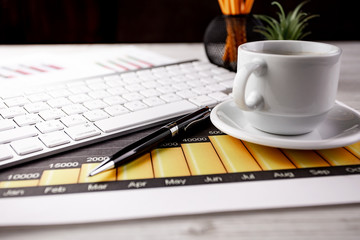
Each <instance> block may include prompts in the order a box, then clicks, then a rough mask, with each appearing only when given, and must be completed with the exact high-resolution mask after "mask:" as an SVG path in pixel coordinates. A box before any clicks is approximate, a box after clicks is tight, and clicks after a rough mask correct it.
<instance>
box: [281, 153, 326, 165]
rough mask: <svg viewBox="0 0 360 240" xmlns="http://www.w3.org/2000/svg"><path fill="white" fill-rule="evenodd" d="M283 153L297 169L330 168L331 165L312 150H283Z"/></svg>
mask: <svg viewBox="0 0 360 240" xmlns="http://www.w3.org/2000/svg"><path fill="white" fill-rule="evenodd" d="M282 151H283V153H284V154H285V155H286V156H287V157H288V158H289V159H290V160H291V161H292V163H293V164H295V166H296V167H297V168H311V167H329V166H330V165H329V163H327V162H326V161H325V160H324V159H322V158H321V157H320V156H319V155H318V154H316V152H315V151H312V150H295V149H282Z"/></svg>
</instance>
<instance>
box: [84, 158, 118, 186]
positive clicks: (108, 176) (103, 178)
mask: <svg viewBox="0 0 360 240" xmlns="http://www.w3.org/2000/svg"><path fill="white" fill-rule="evenodd" d="M98 165H99V163H86V164H83V165H81V172H80V178H79V183H90V182H111V181H116V168H114V169H109V170H107V171H105V172H101V173H99V174H96V175H94V176H92V177H89V173H90V172H91V171H92V170H94V168H96V167H97V166H98Z"/></svg>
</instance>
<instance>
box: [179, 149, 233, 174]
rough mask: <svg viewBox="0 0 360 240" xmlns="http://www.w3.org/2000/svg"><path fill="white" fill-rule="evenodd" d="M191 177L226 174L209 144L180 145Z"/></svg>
mask: <svg viewBox="0 0 360 240" xmlns="http://www.w3.org/2000/svg"><path fill="white" fill-rule="evenodd" d="M181 147H182V149H183V151H184V154H185V157H186V160H187V163H188V165H189V168H190V172H191V174H192V175H203V174H217V173H226V170H225V168H224V166H223V164H222V163H221V160H220V158H219V157H218V155H217V154H216V152H215V149H214V148H213V147H212V145H211V143H209V142H200V143H185V144H181Z"/></svg>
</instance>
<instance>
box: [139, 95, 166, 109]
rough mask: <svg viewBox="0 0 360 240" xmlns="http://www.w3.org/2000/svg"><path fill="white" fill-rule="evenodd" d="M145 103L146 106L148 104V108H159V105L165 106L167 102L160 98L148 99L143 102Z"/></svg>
mask: <svg viewBox="0 0 360 240" xmlns="http://www.w3.org/2000/svg"><path fill="white" fill-rule="evenodd" d="M143 102H144V103H145V104H147V105H148V106H150V107H153V106H157V105H161V104H165V101H164V100H161V99H160V98H158V97H150V98H146V99H144V100H143Z"/></svg>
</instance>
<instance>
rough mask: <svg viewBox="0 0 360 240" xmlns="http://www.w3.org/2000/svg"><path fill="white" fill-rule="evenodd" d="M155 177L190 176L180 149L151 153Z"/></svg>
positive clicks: (161, 149) (174, 148) (165, 149)
mask: <svg viewBox="0 0 360 240" xmlns="http://www.w3.org/2000/svg"><path fill="white" fill-rule="evenodd" d="M151 158H152V163H153V167H154V174H155V177H179V176H189V175H190V171H189V168H188V165H187V163H186V160H185V157H184V154H183V152H182V150H181V148H180V147H173V148H157V149H154V150H153V151H151Z"/></svg>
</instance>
